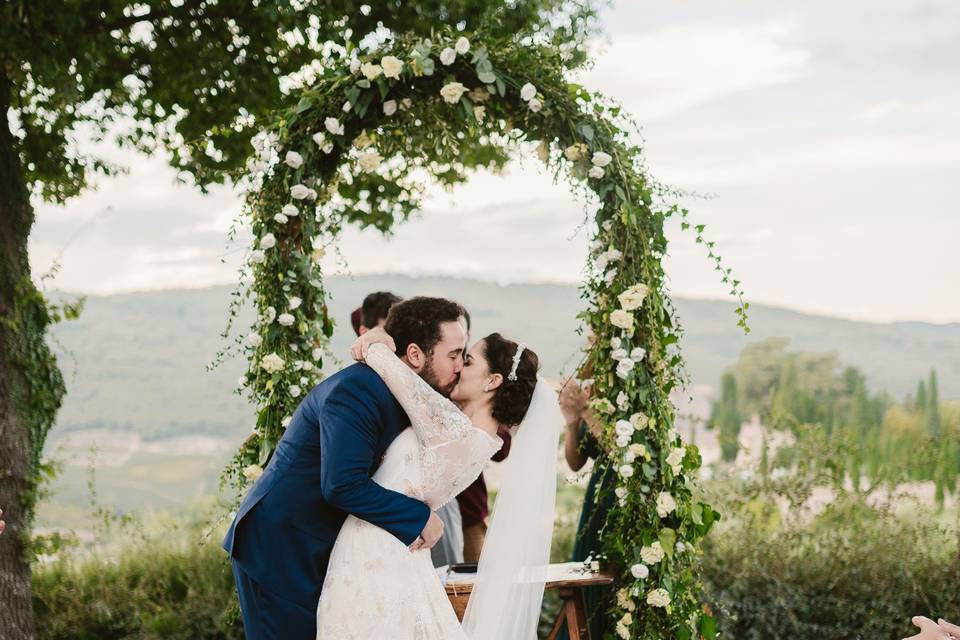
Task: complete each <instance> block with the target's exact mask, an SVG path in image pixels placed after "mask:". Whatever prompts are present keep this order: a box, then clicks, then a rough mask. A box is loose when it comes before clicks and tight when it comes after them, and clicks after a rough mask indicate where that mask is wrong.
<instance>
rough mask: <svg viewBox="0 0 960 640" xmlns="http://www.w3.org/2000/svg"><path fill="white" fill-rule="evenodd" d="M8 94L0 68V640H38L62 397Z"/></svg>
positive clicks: (61, 381) (0, 68)
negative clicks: (45, 472) (48, 470)
mask: <svg viewBox="0 0 960 640" xmlns="http://www.w3.org/2000/svg"><path fill="white" fill-rule="evenodd" d="M10 95H11V87H10V82H9V80H8V78H7V76H6V73H5V71H4V69H3V66H2V65H0V118H2V119H0V508H2V509H3V512H4V515H3V518H4V520H6V522H7V530H6V532H5V533H3V535H0V638H5V639H7V638H9V639H11V640H14V639H15V640H21V639H32V638H35V637H36V630H35V626H34V618H33V603H32V598H31V585H30V564H29V562H28V553H27V544H28V542H29V535H30V520H31V518H32V514H33V507H34V504H35V501H36V480H37V471H38V469H37V466H38V463H39V459H40V453H41V451H42V449H43V443H44V440H45V439H46V434H47V432H48V431H49V429H50V427H51V426H52V424H53V420H54V418H55V416H56V411H57V409H58V408H59V406H60V399H61V397H62V395H63V379H62V377H61V376H60V372H59V370H58V369H57V366H56V360H55V359H54V358H53V356H52V354H51V352H50V350H49V349H48V347H47V345H46V341H45V335H46V327H47V325H48V324H49V323H50V317H49V314H48V312H47V306H46V303H45V301H44V299H43V298H42V296H41V295H40V294H39V292H38V291H37V289H36V287H34V285H33V283H32V281H31V278H30V263H29V261H28V259H27V237H28V236H29V234H30V228H31V227H32V226H33V220H34V215H33V210H32V208H31V206H30V197H29V193H28V191H27V188H26V185H25V177H24V173H23V168H22V167H21V165H20V159H19V156H18V154H17V152H16V150H15V149H14V146H13V136H12V135H11V133H10V131H9V127H8V125H7V110H8V107H9V105H10Z"/></svg>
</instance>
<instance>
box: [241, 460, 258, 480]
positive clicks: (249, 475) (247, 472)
mask: <svg viewBox="0 0 960 640" xmlns="http://www.w3.org/2000/svg"><path fill="white" fill-rule="evenodd" d="M262 475H263V467H261V466H260V465H258V464H251V465H247V466H246V467H244V468H243V477H244V478H246V479H247V480H249V481H250V482H256V481H257V480H259V479H260V476H262Z"/></svg>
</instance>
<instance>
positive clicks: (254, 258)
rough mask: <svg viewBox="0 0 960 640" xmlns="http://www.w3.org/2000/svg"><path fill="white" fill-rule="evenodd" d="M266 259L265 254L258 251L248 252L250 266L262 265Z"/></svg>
mask: <svg viewBox="0 0 960 640" xmlns="http://www.w3.org/2000/svg"><path fill="white" fill-rule="evenodd" d="M266 259H267V254H265V253H264V252H263V251H260V250H259V249H255V250H253V251H251V252H250V258H249V260H250V264H263V263H264V261H265V260H266Z"/></svg>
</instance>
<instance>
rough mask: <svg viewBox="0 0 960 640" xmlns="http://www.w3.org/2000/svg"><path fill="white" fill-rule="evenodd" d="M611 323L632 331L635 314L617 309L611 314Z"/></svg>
mask: <svg viewBox="0 0 960 640" xmlns="http://www.w3.org/2000/svg"><path fill="white" fill-rule="evenodd" d="M610 323H611V324H613V326H615V327H620V328H621V329H630V328H631V327H633V314H631V313H630V312H628V311H624V310H623V309H617V310H616V311H613V312H611V313H610Z"/></svg>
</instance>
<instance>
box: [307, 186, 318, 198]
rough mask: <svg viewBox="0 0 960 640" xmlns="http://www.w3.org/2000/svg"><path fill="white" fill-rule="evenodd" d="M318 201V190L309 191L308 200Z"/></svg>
mask: <svg viewBox="0 0 960 640" xmlns="http://www.w3.org/2000/svg"><path fill="white" fill-rule="evenodd" d="M316 199H317V190H316V189H307V200H316Z"/></svg>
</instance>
